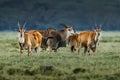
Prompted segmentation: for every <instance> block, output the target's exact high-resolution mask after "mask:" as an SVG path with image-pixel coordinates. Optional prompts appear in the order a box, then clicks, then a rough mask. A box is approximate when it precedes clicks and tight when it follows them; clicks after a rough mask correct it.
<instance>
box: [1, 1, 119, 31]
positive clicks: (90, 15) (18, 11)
mask: <svg viewBox="0 0 120 80" xmlns="http://www.w3.org/2000/svg"><path fill="white" fill-rule="evenodd" d="M18 21H20V23H21V24H24V22H27V25H26V29H27V30H29V29H47V28H49V27H53V28H56V29H62V28H63V27H62V26H60V25H59V24H60V23H66V24H68V25H71V26H74V27H75V29H76V30H86V29H93V26H94V25H95V23H96V24H98V25H99V24H102V25H103V27H102V29H103V30H112V31H113V30H120V0H0V30H1V31H2V30H13V31H14V30H16V29H17V28H18V27H17V22H18Z"/></svg>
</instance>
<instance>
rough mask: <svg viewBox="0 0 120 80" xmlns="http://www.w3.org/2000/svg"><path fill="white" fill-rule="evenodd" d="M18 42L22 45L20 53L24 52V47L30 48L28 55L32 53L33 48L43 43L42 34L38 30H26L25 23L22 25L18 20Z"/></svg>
mask: <svg viewBox="0 0 120 80" xmlns="http://www.w3.org/2000/svg"><path fill="white" fill-rule="evenodd" d="M18 27H19V29H18V43H19V47H20V54H22V53H23V52H22V50H23V49H27V50H28V56H29V55H30V54H31V53H32V52H31V49H35V51H36V52H37V49H38V48H39V47H40V46H41V43H42V35H41V34H40V33H39V32H38V31H34V32H32V33H27V32H25V29H24V27H25V24H24V25H23V27H21V26H20V24H19V22H18Z"/></svg>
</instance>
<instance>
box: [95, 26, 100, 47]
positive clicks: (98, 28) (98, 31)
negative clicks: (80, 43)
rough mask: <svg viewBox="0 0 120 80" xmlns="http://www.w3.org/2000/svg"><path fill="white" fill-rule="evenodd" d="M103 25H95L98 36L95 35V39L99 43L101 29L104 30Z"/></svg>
mask: <svg viewBox="0 0 120 80" xmlns="http://www.w3.org/2000/svg"><path fill="white" fill-rule="evenodd" d="M101 27H102V26H101V25H99V26H98V25H97V26H95V30H94V31H95V33H96V36H95V41H96V43H98V45H99V39H100V36H101V31H102V29H101Z"/></svg>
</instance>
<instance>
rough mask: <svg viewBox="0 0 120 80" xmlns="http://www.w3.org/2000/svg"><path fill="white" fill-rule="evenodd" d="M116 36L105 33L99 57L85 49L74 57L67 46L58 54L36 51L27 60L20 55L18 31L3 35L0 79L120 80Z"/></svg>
mask: <svg viewBox="0 0 120 80" xmlns="http://www.w3.org/2000/svg"><path fill="white" fill-rule="evenodd" d="M108 33H110V32H108ZM113 33H114V32H113ZM2 34H4V35H7V36H9V37H7V38H6V36H4V35H2ZM115 34H116V33H114V34H112V35H113V36H112V35H111V34H110V35H109V36H106V35H107V33H105V32H104V35H103V36H102V38H101V42H100V45H99V46H98V48H97V52H96V54H93V53H91V55H90V56H85V55H84V54H83V49H81V54H80V55H78V54H77V52H75V53H74V54H73V53H71V52H70V46H67V47H66V48H60V49H59V50H58V52H57V53H55V52H51V53H50V54H48V52H46V51H39V53H38V54H35V53H34V51H33V54H32V55H31V56H29V57H28V56H27V51H24V54H23V55H22V56H20V55H19V49H18V44H17V35H16V32H9V34H8V33H7V32H0V79H1V80H28V79H29V80H120V76H119V75H120V54H119V53H120V50H119V47H120V43H119V41H118V42H115V41H114V40H119V39H120V36H117V37H116V36H114V35H115ZM117 34H119V32H117ZM109 37H111V38H109ZM110 39H112V40H110Z"/></svg>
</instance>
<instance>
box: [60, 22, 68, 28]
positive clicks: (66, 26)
mask: <svg viewBox="0 0 120 80" xmlns="http://www.w3.org/2000/svg"><path fill="white" fill-rule="evenodd" d="M60 25H62V26H64V27H65V28H68V25H66V24H65V23H61V24H60Z"/></svg>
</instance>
